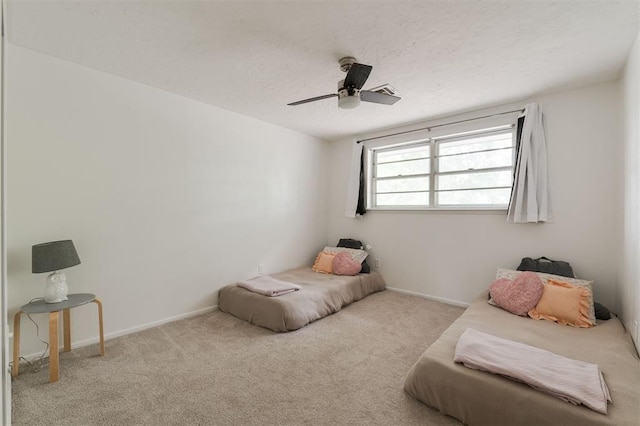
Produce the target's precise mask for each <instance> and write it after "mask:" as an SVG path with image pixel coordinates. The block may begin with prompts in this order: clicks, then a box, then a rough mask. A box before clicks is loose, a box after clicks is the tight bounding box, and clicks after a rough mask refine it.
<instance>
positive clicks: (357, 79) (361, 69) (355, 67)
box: [344, 63, 373, 90]
mask: <svg viewBox="0 0 640 426" xmlns="http://www.w3.org/2000/svg"><path fill="white" fill-rule="evenodd" d="M372 69H373V67H372V66H371V65H363V64H358V63H354V64H351V68H349V72H348V73H347V76H346V77H345V78H344V87H345V88H351V87H353V88H356V89H358V90H360V89H362V86H364V83H365V82H366V81H367V78H369V74H371V70H372Z"/></svg>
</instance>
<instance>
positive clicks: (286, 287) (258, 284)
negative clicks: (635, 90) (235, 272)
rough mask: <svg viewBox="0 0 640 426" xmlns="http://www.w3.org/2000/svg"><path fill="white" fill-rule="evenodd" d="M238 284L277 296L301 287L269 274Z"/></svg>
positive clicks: (257, 291) (250, 289) (260, 292)
mask: <svg viewBox="0 0 640 426" xmlns="http://www.w3.org/2000/svg"><path fill="white" fill-rule="evenodd" d="M238 286H240V287H242V288H246V289H247V290H249V291H252V292H254V293H259V294H263V295H265V296H270V297H275V296H282V295H283V294H287V293H291V292H293V291H297V290H299V289H300V286H299V285H297V284H294V283H290V282H287V281H280V280H278V279H275V278H273V277H270V276H268V275H261V276H259V277H255V278H251V279H250V280H247V281H240V282H239V283H238Z"/></svg>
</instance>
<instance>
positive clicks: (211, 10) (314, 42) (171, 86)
mask: <svg viewBox="0 0 640 426" xmlns="http://www.w3.org/2000/svg"><path fill="white" fill-rule="evenodd" d="M639 7H640V3H639V2H638V1H636V0H626V1H614V0H597V1H586V0H581V1H569V0H557V1H540V0H530V1H520V0H508V1H505V0H503V1H501V0H493V1H483V0H477V1H453V0H451V1H445V0H441V1H311V0H298V1H186V0H174V1H137V0H130V1H100V0H97V1H95V0H94V1H89V0H87V1H56V0H47V1H29V0H9V2H8V6H7V11H8V20H7V21H8V25H7V28H8V29H7V34H8V40H9V42H10V43H13V44H16V45H19V46H22V47H26V48H29V49H33V50H35V51H38V52H42V53H46V54H49V55H53V56H56V57H59V58H63V59H66V60H69V61H72V62H75V63H78V64H82V65H85V66H88V67H91V68H95V69H98V70H101V71H104V72H108V73H111V74H114V75H118V76H121V77H124V78H127V79H130V80H134V81H138V82H140V83H144V84H147V85H149V86H152V87H156V88H160V89H164V90H167V91H170V92H173V93H176V94H179V95H182V96H186V97H189V98H192V99H196V100H199V101H202V102H206V103H208V104H211V105H215V106H218V107H221V108H224V109H227V110H231V111H235V112H238V113H241V114H244V115H247V116H251V117H255V118H257V119H260V120H264V121H267V122H270V123H273V124H277V125H280V126H284V127H288V128H291V129H294V130H298V131H300V132H303V133H307V134H310V135H314V136H318V137H321V138H324V139H336V138H340V137H344V136H347V135H354V134H359V133H364V132H367V131H371V130H377V129H381V128H385V127H390V126H395V125H399V124H404V123H409V122H414V121H418V120H424V119H426V118H430V117H436V116H442V115H446V114H450V113H455V112H462V111H466V110H470V109H474V108H479V107H484V106H490V105H496V104H501V103H506V102H510V101H517V100H521V99H524V98H527V97H529V96H532V95H535V94H537V93H541V92H548V91H554V90H559V89H565V88H570V87H576V86H580V85H585V84H590V83H595V82H599V81H606V80H610V79H614V78H617V76H618V75H619V73H620V71H621V69H622V66H623V65H624V62H625V59H626V57H627V54H628V52H629V50H630V48H631V46H632V44H633V41H634V40H635V38H636V36H637V35H638V16H639ZM343 56H355V57H356V58H357V59H358V60H359V62H361V63H365V64H369V65H372V66H373V72H372V73H371V75H370V77H369V80H368V82H367V84H366V85H365V89H367V88H371V87H374V86H378V85H381V84H384V83H389V84H391V85H392V86H393V87H394V88H395V89H396V90H397V91H398V92H399V93H400V95H401V96H402V100H401V101H399V102H398V103H396V104H395V105H393V106H388V105H376V104H370V103H363V104H361V105H360V107H359V108H356V109H353V110H340V109H338V107H337V99H336V98H331V99H326V100H323V101H319V102H314V103H309V104H304V105H301V106H296V107H290V106H286V104H287V103H289V102H292V101H296V100H299V99H304V98H308V97H312V96H318V95H323V94H328V93H334V92H335V91H336V84H337V82H338V81H339V80H340V79H342V78H344V73H343V72H342V71H340V69H339V67H338V59H340V58H341V57H343Z"/></svg>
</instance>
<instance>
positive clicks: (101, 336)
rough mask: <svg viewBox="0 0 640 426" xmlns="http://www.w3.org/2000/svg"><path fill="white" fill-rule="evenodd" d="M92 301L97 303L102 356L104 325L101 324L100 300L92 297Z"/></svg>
mask: <svg viewBox="0 0 640 426" xmlns="http://www.w3.org/2000/svg"><path fill="white" fill-rule="evenodd" d="M92 302H93V303H95V304H96V305H98V324H99V326H100V356H104V326H103V324H102V302H101V301H100V299H98V298H96V299H93V300H92Z"/></svg>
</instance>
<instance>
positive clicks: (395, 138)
mask: <svg viewBox="0 0 640 426" xmlns="http://www.w3.org/2000/svg"><path fill="white" fill-rule="evenodd" d="M479 121H481V122H478V123H465V124H464V125H463V126H451V127H449V126H447V125H446V124H445V125H443V127H444V126H446V127H447V128H446V129H444V128H439V129H437V131H436V129H434V130H432V129H424V130H421V131H417V132H415V133H413V132H412V133H411V134H400V135H392V136H389V137H383V138H379V140H376V141H374V142H365V145H364V147H363V149H364V161H365V170H364V172H365V188H366V191H365V197H366V205H367V210H370V211H419V212H434V211H435V212H442V211H455V212H490V211H495V212H501V213H502V212H504V211H506V210H507V209H508V203H507V204H464V205H451V204H440V203H439V200H438V193H439V192H443V191H442V190H439V191H437V190H436V187H437V179H438V177H439V176H442V175H453V174H461V173H464V172H463V171H453V172H440V171H439V169H440V167H439V159H440V158H441V157H440V156H439V155H438V154H439V149H440V147H441V144H442V143H446V142H453V141H456V140H464V139H469V138H470V137H473V136H480V135H491V134H500V133H505V132H510V133H511V146H510V147H509V148H499V149H511V150H512V155H511V165H510V166H500V167H492V168H482V169H478V171H474V172H472V173H478V174H480V173H486V172H491V171H509V172H510V175H511V184H510V185H513V170H514V168H515V163H516V154H517V153H516V121H517V117H508V118H507V119H504V118H503V119H502V120H489V121H487V120H479ZM434 127H436V126H434ZM438 127H439V126H438ZM410 146H429V159H430V168H429V172H428V173H423V174H417V175H415V176H417V177H420V176H422V177H425V176H428V178H429V189H428V191H429V205H382V206H378V205H376V204H375V195H376V186H377V183H378V181H379V180H380V179H377V178H376V177H375V176H374V175H373V173H374V167H375V163H374V160H376V158H377V154H378V153H380V152H390V151H394V150H397V149H399V148H406V147H410ZM470 152H473V151H470ZM467 174H468V173H467ZM411 176H412V177H413V176H414V175H411ZM497 188H502V189H504V188H506V187H504V186H501V187H497ZM479 189H490V188H479ZM459 190H463V189H459ZM469 190H474V189H473V188H469ZM420 192H422V191H420Z"/></svg>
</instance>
